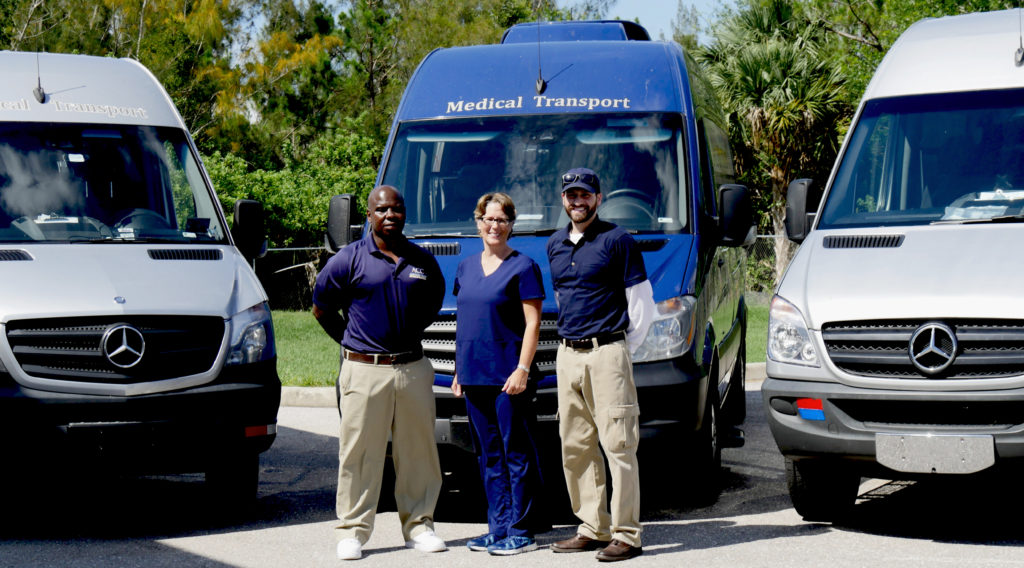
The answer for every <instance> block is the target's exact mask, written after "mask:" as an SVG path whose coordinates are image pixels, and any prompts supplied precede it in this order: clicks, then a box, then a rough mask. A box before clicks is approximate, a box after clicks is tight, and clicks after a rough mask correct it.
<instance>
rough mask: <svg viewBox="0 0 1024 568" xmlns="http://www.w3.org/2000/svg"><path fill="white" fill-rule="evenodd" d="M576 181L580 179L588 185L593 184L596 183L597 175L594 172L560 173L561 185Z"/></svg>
mask: <svg viewBox="0 0 1024 568" xmlns="http://www.w3.org/2000/svg"><path fill="white" fill-rule="evenodd" d="M576 181H582V182H583V183H585V184H587V185H589V186H594V185H596V184H597V176H595V175H594V174H578V173H573V172H569V173H565V174H562V187H565V186H567V185H569V184H570V183H574V182H576Z"/></svg>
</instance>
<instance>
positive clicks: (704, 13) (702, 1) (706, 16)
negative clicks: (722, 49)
mask: <svg viewBox="0 0 1024 568" xmlns="http://www.w3.org/2000/svg"><path fill="white" fill-rule="evenodd" d="M682 2H683V5H684V6H691V5H692V6H696V7H697V11H698V12H700V17H701V25H702V26H706V25H707V24H708V22H709V21H710V18H711V17H712V16H713V15H714V14H715V12H716V11H717V10H718V7H719V6H722V5H723V4H728V5H733V2H730V1H728V0H725V2H723V1H722V0H682ZM678 9H679V0H618V2H616V3H615V4H614V5H612V7H611V8H609V10H608V14H607V17H608V18H621V19H624V20H632V19H634V18H638V19H639V20H640V25H642V26H643V27H645V28H647V33H649V34H650V35H651V39H654V40H658V39H661V37H662V35H664V37H665V39H672V22H674V21H675V19H676V12H677V11H678ZM702 39H703V38H702Z"/></svg>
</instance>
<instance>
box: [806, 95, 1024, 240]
mask: <svg viewBox="0 0 1024 568" xmlns="http://www.w3.org/2000/svg"><path fill="white" fill-rule="evenodd" d="M1022 156H1024V90H1020V89H1016V90H1005V91H988V92H972V93H943V94H935V95H923V96H913V97H898V98H889V99H879V100H874V101H869V102H868V103H867V104H866V105H865V107H864V111H863V113H862V115H861V118H860V121H859V122H858V124H857V127H856V130H855V131H854V132H853V135H852V137H851V139H850V143H849V147H848V149H847V151H846V153H845V155H844V156H843V159H842V165H841V166H840V167H839V170H838V172H837V174H836V178H835V181H834V182H833V184H832V189H831V190H830V192H829V195H828V201H827V202H826V204H825V208H824V210H823V211H822V216H821V220H820V222H819V224H818V228H819V229H822V228H825V229H828V228H837V227H866V226H885V225H922V224H929V223H968V222H985V221H993V220H995V221H999V220H1016V219H1021V218H1022V217H1020V215H1021V214H1022V213H1024V159H1022Z"/></svg>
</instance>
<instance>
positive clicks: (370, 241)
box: [363, 229, 409, 258]
mask: <svg viewBox="0 0 1024 568" xmlns="http://www.w3.org/2000/svg"><path fill="white" fill-rule="evenodd" d="M363 239H365V240H366V241H367V243H366V246H367V248H368V249H369V252H370V254H373V255H379V256H387V255H386V254H384V253H383V252H381V250H380V247H378V246H377V241H376V240H374V238H373V229H370V230H369V231H367V232H366V234H365V235H363ZM408 248H409V239H408V238H406V237H405V235H402V240H401V242H400V243H396V246H395V248H394V249H393V252H394V253H395V254H397V255H398V256H400V257H402V258H405V257H406V256H408V254H406V252H407V251H408Z"/></svg>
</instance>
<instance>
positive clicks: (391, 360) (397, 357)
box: [344, 349, 423, 365]
mask: <svg viewBox="0 0 1024 568" xmlns="http://www.w3.org/2000/svg"><path fill="white" fill-rule="evenodd" d="M344 357H345V358H346V359H348V360H349V361H356V362H358V363H369V364H371V365H402V364H404V363H412V362H413V361H419V360H420V359H421V358H422V357H423V353H422V352H420V351H408V352H406V353H360V352H358V351H349V350H348V349H345V350H344Z"/></svg>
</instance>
